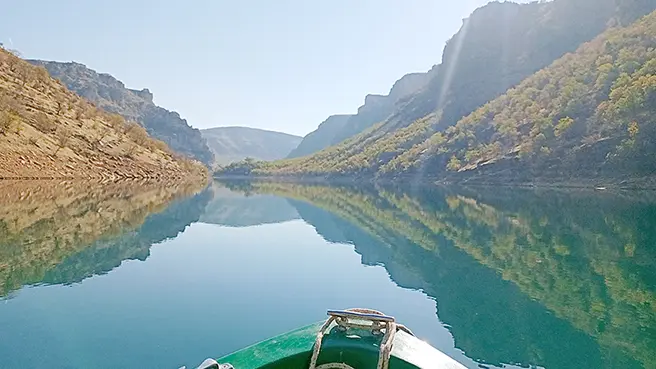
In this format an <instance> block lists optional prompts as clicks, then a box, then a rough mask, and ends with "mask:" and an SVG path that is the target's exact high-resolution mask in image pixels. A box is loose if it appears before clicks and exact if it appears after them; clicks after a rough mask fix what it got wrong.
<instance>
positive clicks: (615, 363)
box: [0, 183, 656, 369]
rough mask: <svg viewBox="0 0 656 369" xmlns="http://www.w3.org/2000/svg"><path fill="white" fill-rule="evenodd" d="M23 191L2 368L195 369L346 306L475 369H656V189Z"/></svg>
mask: <svg viewBox="0 0 656 369" xmlns="http://www.w3.org/2000/svg"><path fill="white" fill-rule="evenodd" d="M12 186H13V187H12V188H13V191H15V195H11V196H13V197H11V196H10V197H11V198H10V197H5V199H4V202H0V368H7V369H13V368H21V369H25V368H44V367H48V368H71V369H73V368H75V369H78V368H85V369H86V368H174V369H175V368H178V367H180V366H182V365H187V366H193V365H197V364H198V363H200V362H201V361H202V360H203V359H205V358H207V357H220V356H223V355H225V354H228V353H230V352H232V351H234V350H237V349H239V348H242V347H244V346H247V345H250V344H253V343H256V342H258V341H260V340H263V339H266V338H269V337H271V336H273V335H276V334H280V333H284V332H286V331H289V330H292V329H295V328H298V327H300V326H303V325H306V324H309V323H313V322H316V321H319V320H323V319H324V317H325V311H326V309H329V308H348V307H371V308H376V309H379V310H382V311H384V312H385V313H387V314H390V315H394V316H396V318H397V319H398V320H399V321H401V322H402V323H404V324H406V325H407V326H408V327H410V328H411V329H412V330H413V331H414V332H415V334H416V335H417V336H419V337H420V338H422V339H424V340H426V341H428V342H430V343H431V344H432V345H434V346H435V347H437V348H438V349H440V350H442V351H444V352H445V353H447V354H448V355H450V356H452V357H453V358H455V359H456V360H458V361H460V362H462V363H463V364H465V365H466V366H468V367H471V368H478V367H481V368H492V367H543V368H656V194H654V193H648V192H647V193H638V192H636V193H633V192H624V193H607V192H594V191H558V190H541V191H534V190H520V189H491V188H487V189H486V188H437V187H419V188H407V189H403V188H401V189H399V188H394V189H392V188H349V187H328V186H308V185H298V184H273V183H269V184H228V187H229V188H231V189H228V187H225V186H224V185H221V184H219V183H214V184H213V185H212V186H211V187H209V188H207V189H204V190H200V191H195V194H191V195H187V196H181V197H177V198H176V196H174V195H172V194H173V191H171V192H170V193H169V192H167V191H163V190H158V189H153V188H145V189H144V190H143V191H142V192H139V191H137V190H135V189H134V188H132V187H121V188H113V189H99V190H97V192H94V191H89V190H88V188H87V189H86V190H85V191H84V194H83V195H79V194H77V193H76V190H75V188H74V186H73V187H70V186H69V187H65V190H61V191H58V190H56V189H57V187H55V191H54V192H48V191H50V190H48V189H50V188H51V186H49V185H47V184H46V185H39V186H37V187H36V188H37V189H36V190H34V191H32V190H30V186H23V185H22V184H14V185H12ZM26 188H27V189H26ZM84 188H86V187H84ZM0 190H2V189H0ZM112 191H114V192H115V194H114V193H112ZM60 193H62V195H60ZM12 199H13V200H12ZM44 199H45V200H44ZM44 204H45V205H44Z"/></svg>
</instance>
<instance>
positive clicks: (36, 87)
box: [0, 49, 207, 178]
mask: <svg viewBox="0 0 656 369" xmlns="http://www.w3.org/2000/svg"><path fill="white" fill-rule="evenodd" d="M0 77H2V78H0V156H2V158H3V160H2V161H1V162H0V177H22V176H28V177H41V176H45V177H75V176H78V175H83V176H85V177H87V176H100V177H102V176H110V175H111V176H113V177H117V176H118V177H121V176H124V175H128V174H130V175H131V176H152V177H168V176H173V177H184V176H188V175H191V176H197V177H200V178H202V177H205V176H206V175H207V170H206V169H205V168H204V167H203V166H202V165H201V164H200V163H197V162H193V161H191V160H189V159H187V158H184V157H180V156H175V157H174V156H173V155H172V153H171V151H170V150H169V149H168V147H166V145H165V144H164V143H162V142H161V141H158V140H154V139H152V138H150V137H149V136H148V134H147V132H146V131H145V130H144V129H143V128H142V127H141V126H139V125H138V124H135V123H126V122H125V119H124V118H123V117H121V116H120V115H117V114H110V113H107V112H105V111H102V110H99V109H97V108H95V107H94V106H93V105H92V104H90V103H89V102H87V101H85V100H83V99H82V98H80V97H78V96H77V95H75V94H74V93H72V92H70V91H68V90H67V89H66V88H65V87H64V86H63V85H62V84H61V83H59V82H57V81H56V80H54V79H52V78H50V76H49V74H48V72H47V70H46V69H45V68H44V67H43V66H35V65H31V64H29V63H27V62H25V61H23V60H21V59H20V58H18V57H17V56H16V55H14V54H12V53H10V52H8V51H6V50H4V49H0ZM121 142H127V143H129V144H120V143H121ZM65 148H70V150H65ZM128 152H129V154H130V155H129V159H130V160H129V161H127V162H126V161H121V159H120V158H121V157H125V156H126V153H128ZM50 155H55V156H57V157H58V160H56V161H55V162H54V164H48V165H46V166H43V165H42V164H39V163H45V161H46V160H49V159H47V157H48V156H50ZM28 157H29V162H30V163H35V164H34V165H32V164H29V165H24V164H22V163H23V162H25V160H27V158H28ZM83 157H86V158H88V159H92V160H85V159H83ZM19 158H23V159H19ZM161 163H168V164H169V165H166V166H165V167H162V165H161ZM164 168H166V169H164ZM163 170H165V171H166V172H162V171H163Z"/></svg>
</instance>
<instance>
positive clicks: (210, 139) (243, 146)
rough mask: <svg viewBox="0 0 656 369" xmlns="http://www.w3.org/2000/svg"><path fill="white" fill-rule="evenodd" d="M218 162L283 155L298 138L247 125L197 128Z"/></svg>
mask: <svg viewBox="0 0 656 369" xmlns="http://www.w3.org/2000/svg"><path fill="white" fill-rule="evenodd" d="M201 133H202V135H203V137H204V138H205V140H206V141H207V144H208V145H209V147H210V149H211V150H212V152H213V153H214V157H215V161H216V163H218V164H228V163H231V162H235V161H239V160H243V159H245V158H253V159H257V160H278V159H283V158H285V157H286V156H287V155H288V154H289V153H290V152H291V151H292V150H293V149H295V148H296V146H298V144H299V143H300V142H301V137H299V136H294V135H290V134H287V133H281V132H274V131H267V130H263V129H257V128H249V127H217V128H209V129H203V130H201Z"/></svg>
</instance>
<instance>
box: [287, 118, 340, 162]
mask: <svg viewBox="0 0 656 369" xmlns="http://www.w3.org/2000/svg"><path fill="white" fill-rule="evenodd" d="M351 117H352V115H331V116H330V117H328V119H326V120H325V121H323V123H321V124H320V125H319V128H317V129H316V130H315V131H314V132H310V133H309V134H308V135H307V136H305V137H303V140H302V141H301V143H300V144H298V147H296V149H294V150H292V152H291V153H290V154H289V156H287V157H288V158H298V157H301V156H306V155H310V154H313V153H315V152H317V151H318V150H321V149H323V148H325V147H328V146H330V145H332V143H333V141H335V138H336V137H337V135H338V134H339V132H340V131H341V130H342V129H343V128H344V126H345V125H346V124H347V123H348V121H349V119H350V118H351Z"/></svg>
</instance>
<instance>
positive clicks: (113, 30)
mask: <svg viewBox="0 0 656 369" xmlns="http://www.w3.org/2000/svg"><path fill="white" fill-rule="evenodd" d="M487 2H488V0H327V1H314V0H276V1H274V0H259V1H255V0H250V1H248V0H243V1H240V0H233V1H223V0H216V1H212V0H205V1H200V0H188V1H181V0H176V1H173V0H105V1H90V0H59V1H37V2H35V1H13V2H9V3H7V4H3V5H2V11H3V13H4V14H5V17H3V20H2V22H0V41H2V42H4V43H5V44H7V45H8V46H10V47H12V45H13V48H15V49H18V50H19V51H20V52H21V53H22V54H23V55H24V56H25V57H27V58H39V59H47V60H58V61H71V60H74V61H77V62H80V63H83V64H86V65H87V66H89V67H90V68H92V69H95V70H97V71H98V72H105V73H109V74H112V75H113V76H114V77H116V78H118V79H119V80H121V81H123V82H124V83H125V84H126V86H128V87H130V88H137V89H141V88H144V87H147V88H149V89H150V90H151V91H152V92H153V93H154V94H155V102H156V103H157V104H158V105H160V106H163V107H165V108H167V109H169V110H176V111H178V112H179V113H180V114H181V115H182V116H183V117H184V118H186V119H187V120H188V121H189V123H190V124H191V125H192V126H194V127H198V128H208V127H214V126H231V125H244V126H250V127H259V128H264V129H271V130H277V131H283V132H288V133H294V134H300V135H303V134H306V133H308V132H310V131H312V130H314V129H315V128H316V127H317V125H318V124H319V123H321V121H323V120H324V119H325V118H326V117H328V116H329V115H331V114H338V113H353V112H355V111H356V110H357V108H358V106H360V105H361V104H362V103H363V101H364V96H365V95H366V94H368V93H387V92H388V90H389V88H390V87H391V86H392V84H393V83H394V81H396V80H397V79H398V78H400V77H401V76H403V75H404V74H406V73H409V72H418V71H426V70H428V69H430V67H431V66H432V65H434V64H437V63H439V62H440V59H441V55H442V48H443V47H444V43H445V42H446V40H448V39H449V38H450V37H451V36H452V35H453V34H454V33H455V32H456V31H457V30H458V29H459V28H460V25H461V24H462V19H463V18H465V17H467V16H468V15H469V14H470V13H471V12H472V11H473V10H474V9H475V8H477V7H479V6H481V5H484V4H485V3H487Z"/></svg>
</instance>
